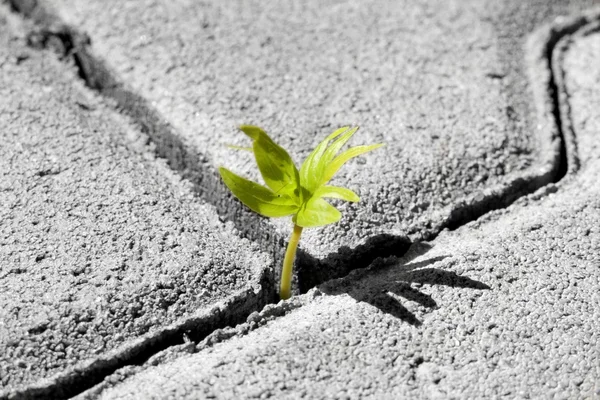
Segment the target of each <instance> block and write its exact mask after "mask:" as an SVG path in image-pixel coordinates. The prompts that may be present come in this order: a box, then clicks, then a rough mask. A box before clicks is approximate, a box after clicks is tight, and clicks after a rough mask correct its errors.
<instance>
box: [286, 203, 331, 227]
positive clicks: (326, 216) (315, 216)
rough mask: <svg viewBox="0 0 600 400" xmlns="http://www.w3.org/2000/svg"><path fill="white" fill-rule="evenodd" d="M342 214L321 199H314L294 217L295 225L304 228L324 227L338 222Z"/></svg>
mask: <svg viewBox="0 0 600 400" xmlns="http://www.w3.org/2000/svg"><path fill="white" fill-rule="evenodd" d="M341 217H342V214H341V213H340V212H339V210H338V209H337V208H335V207H334V206H332V205H331V204H329V203H328V202H326V201H325V200H323V199H322V198H320V197H314V196H313V197H312V198H311V199H310V200H308V201H307V202H306V204H305V205H304V206H303V207H302V208H301V209H300V211H298V213H297V214H296V215H295V216H294V219H293V221H294V223H295V224H296V225H298V226H301V227H303V228H311V227H315V226H323V225H328V224H332V223H334V222H337V221H339V220H340V218H341Z"/></svg>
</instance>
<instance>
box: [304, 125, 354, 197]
mask: <svg viewBox="0 0 600 400" xmlns="http://www.w3.org/2000/svg"><path fill="white" fill-rule="evenodd" d="M348 129H349V127H348V126H344V127H342V128H340V129H337V130H336V131H335V132H333V133H332V134H331V135H329V136H327V137H326V138H325V139H324V140H323V141H322V142H321V143H319V145H318V146H317V147H316V148H315V149H314V150H313V151H312V153H310V154H309V155H308V157H306V160H304V162H303V163H302V166H301V167H300V182H302V186H304V187H305V188H306V189H307V190H308V191H309V192H310V193H312V192H314V191H315V190H316V188H317V187H318V185H319V184H320V182H321V179H322V177H323V173H324V165H323V163H322V160H321V158H322V156H323V154H324V153H325V150H326V148H327V145H328V144H329V141H331V140H333V139H335V138H336V137H338V136H339V135H341V134H342V133H344V132H346V131H347V130H348Z"/></svg>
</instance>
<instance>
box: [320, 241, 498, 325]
mask: <svg viewBox="0 0 600 400" xmlns="http://www.w3.org/2000/svg"><path fill="white" fill-rule="evenodd" d="M431 248H432V246H431V245H429V244H425V243H417V244H415V245H414V246H413V247H412V248H411V250H410V251H409V252H408V253H407V254H406V255H405V256H404V257H402V258H397V257H389V258H387V259H382V258H379V259H377V260H375V261H374V262H373V263H372V264H371V265H370V266H369V267H368V268H365V269H362V270H355V271H354V272H353V273H351V274H350V275H348V276H347V277H345V278H341V279H337V280H334V281H330V282H326V283H325V284H323V285H321V286H320V287H319V289H320V290H321V292H323V293H325V294H329V295H340V294H348V295H349V296H351V297H352V298H354V299H355V300H356V301H359V302H364V303H368V304H370V305H372V306H374V307H376V308H378V309H379V310H381V311H383V312H384V313H386V314H389V315H392V316H394V317H396V318H398V319H401V320H403V321H405V322H408V323H409V324H411V325H414V326H420V325H422V322H421V321H420V320H419V319H418V318H417V316H416V315H415V314H414V313H413V312H412V311H410V310H409V309H408V308H407V307H405V306H404V305H403V304H402V299H404V300H407V301H411V302H414V303H417V304H418V305H420V306H422V307H424V308H426V309H436V308H437V307H438V304H437V302H436V301H435V300H434V299H433V298H432V297H431V296H430V295H429V294H427V293H425V292H424V291H422V290H420V289H421V285H443V286H449V287H455V288H469V289H477V290H490V289H491V288H490V287H489V286H488V285H486V284H485V283H483V282H480V281H477V280H474V279H471V278H469V277H467V276H463V275H458V274H456V273H455V272H452V271H446V270H444V269H441V268H435V267H433V265H435V264H437V263H439V262H440V261H443V260H445V259H447V258H449V257H451V256H450V255H443V256H434V257H431V258H428V259H426V260H423V261H417V262H412V261H413V260H414V259H415V258H417V257H419V256H422V255H424V254H425V253H427V252H428V251H429V250H430V249H431ZM415 284H416V285H415ZM415 286H416V288H415Z"/></svg>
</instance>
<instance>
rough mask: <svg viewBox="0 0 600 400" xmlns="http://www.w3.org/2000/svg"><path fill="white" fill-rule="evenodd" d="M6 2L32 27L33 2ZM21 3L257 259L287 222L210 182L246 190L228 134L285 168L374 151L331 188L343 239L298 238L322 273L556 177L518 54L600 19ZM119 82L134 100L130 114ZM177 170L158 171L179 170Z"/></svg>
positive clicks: (439, 6)
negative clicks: (252, 210)
mask: <svg viewBox="0 0 600 400" xmlns="http://www.w3.org/2000/svg"><path fill="white" fill-rule="evenodd" d="M12 3H13V4H15V5H16V6H17V7H20V8H21V9H23V10H25V11H24V12H25V13H28V14H30V15H35V14H36V13H35V12H34V11H35V10H33V11H32V9H31V7H28V5H30V4H31V3H30V2H26V1H20V0H12ZM35 4H38V9H39V8H40V7H41V8H43V9H50V10H53V13H54V14H55V15H58V17H59V20H60V21H64V22H67V23H68V24H70V25H71V26H74V27H76V28H77V29H78V30H79V31H80V32H86V33H87V34H89V35H90V37H91V42H92V44H91V47H87V48H86V49H87V50H86V51H87V53H86V51H84V52H82V53H81V54H88V55H90V54H91V57H92V59H94V60H96V61H97V60H98V59H99V60H103V61H105V64H106V65H104V66H102V65H101V63H100V64H99V63H97V62H96V61H94V62H82V63H81V64H82V65H83V69H84V70H85V73H84V75H86V76H87V77H88V82H89V83H91V84H92V85H93V86H96V87H98V88H99V89H100V90H101V91H103V92H104V93H107V94H108V95H110V96H114V97H115V98H117V99H118V100H119V102H120V104H121V105H122V106H123V107H124V108H126V109H129V110H130V112H131V113H132V114H136V115H138V119H141V120H145V119H147V115H148V113H147V112H145V111H144V112H140V111H139V110H140V109H144V110H147V109H148V107H149V108H151V109H153V110H156V111H157V113H158V115H160V116H161V117H163V118H164V120H165V121H164V123H163V122H161V123H159V125H160V126H159V127H158V128H157V127H154V128H156V129H154V128H152V127H150V128H149V129H150V130H153V129H154V130H156V132H155V138H156V139H155V140H156V141H158V142H164V146H163V147H169V148H170V147H172V145H173V142H174V139H173V136H174V137H175V138H177V140H180V141H181V144H182V148H184V149H186V150H185V151H186V152H189V153H190V154H192V156H190V155H189V154H186V156H185V157H188V158H191V160H197V161H198V162H197V163H195V162H189V163H187V164H186V163H183V164H181V163H180V165H179V167H177V168H179V169H181V170H182V171H184V173H186V174H189V173H190V169H193V168H200V170H201V171H202V172H201V173H200V175H202V178H201V179H199V180H198V190H199V191H200V192H201V193H203V195H204V196H205V197H206V198H208V199H209V200H210V201H211V202H213V203H215V204H217V205H218V207H220V209H221V213H222V214H229V215H233V216H232V219H233V220H235V221H236V223H237V224H238V225H239V226H240V227H241V228H242V229H245V230H247V231H248V235H249V236H250V237H252V238H256V239H257V240H259V241H260V242H261V243H263V247H264V248H269V249H279V248H280V244H281V243H282V238H283V239H286V238H287V236H288V235H289V232H290V231H291V229H290V226H289V225H290V223H289V221H287V220H286V221H275V222H273V223H271V222H269V223H268V224H258V223H257V222H256V219H252V218H253V217H251V216H249V215H248V214H247V213H244V212H242V211H240V209H239V204H237V203H236V202H235V201H229V200H231V198H230V197H228V195H227V191H226V190H224V188H223V185H222V184H220V182H219V178H218V176H217V175H216V173H215V168H214V167H216V166H219V165H226V166H228V167H230V168H231V169H233V170H234V171H236V172H238V173H241V174H242V175H245V176H248V177H252V178H255V179H257V178H258V176H257V171H256V167H255V164H254V161H253V159H252V157H251V156H250V155H249V154H244V153H242V154H240V153H237V152H234V151H231V150H229V149H227V148H226V147H225V144H227V143H231V144H237V145H240V144H244V143H245V142H244V136H243V135H242V134H240V133H239V132H237V131H236V129H235V127H236V126H237V125H239V124H241V123H252V124H257V125H261V126H263V127H264V128H265V129H267V131H268V132H270V133H271V134H272V136H273V137H274V138H275V139H276V141H277V142H279V143H281V144H282V145H283V146H284V147H286V148H288V149H290V151H291V153H292V155H293V158H294V159H295V160H296V161H297V162H300V161H301V160H302V159H303V158H304V156H306V155H307V154H308V152H309V151H310V150H311V149H312V148H313V146H315V145H316V143H318V142H319V141H320V140H321V139H322V138H323V137H324V136H325V135H326V134H328V133H329V132H331V131H333V130H334V129H335V128H336V127H338V126H340V125H342V124H348V123H357V124H359V125H361V126H362V132H361V133H360V134H359V135H357V137H356V139H355V140H354V143H373V142H384V143H386V144H387V147H386V148H385V150H380V151H378V152H376V153H373V154H370V155H368V156H366V157H365V158H363V159H362V161H355V162H353V163H351V164H350V165H348V166H347V167H346V168H345V169H344V170H343V171H342V173H341V174H340V176H339V177H338V178H337V180H336V183H337V184H340V185H343V186H348V187H350V188H352V189H354V190H356V191H357V192H358V193H359V194H360V196H361V197H362V202H361V203H360V204H358V205H347V204H343V205H340V208H341V209H342V210H343V212H344V215H345V217H344V218H343V220H342V221H341V222H340V223H338V224H336V225H333V226H329V227H326V228H323V229H314V230H307V231H306V233H305V234H304V237H303V238H302V242H301V247H302V248H303V249H304V250H305V251H306V252H307V254H308V256H307V257H301V258H300V261H301V262H304V263H307V264H319V262H320V261H323V262H325V263H326V264H328V265H327V266H323V267H321V269H328V268H329V269H331V268H332V265H333V264H348V262H349V261H350V260H354V261H355V263H356V260H358V259H361V257H359V256H358V255H357V253H360V252H369V251H370V252H371V253H373V254H377V253H378V252H383V251H388V253H389V252H390V250H389V249H388V250H383V247H384V246H381V243H382V242H385V241H387V242H389V243H392V244H393V246H388V247H392V248H393V247H394V246H396V244H397V243H395V242H394V240H396V239H397V238H399V237H403V236H404V235H410V236H411V238H413V239H415V238H427V237H431V236H432V235H434V234H436V233H437V232H439V231H440V230H441V229H442V228H443V227H446V226H457V225H460V224H461V223H463V222H465V221H468V220H469V219H474V218H476V217H477V216H478V215H481V214H482V213H483V212H486V211H488V210H489V209H492V208H498V207H502V206H505V205H506V204H508V203H510V202H511V201H513V200H514V199H515V198H516V197H518V196H519V195H522V194H524V193H527V192H531V191H534V190H535V189H537V188H539V187H541V186H543V185H544V184H547V183H549V182H550V181H552V180H553V179H554V178H555V177H556V176H557V175H558V174H559V173H561V169H564V164H563V163H562V162H561V142H560V131H559V128H558V127H557V126H556V124H555V121H554V115H553V114H552V108H553V105H552V102H553V99H552V98H551V96H550V95H549V93H550V92H549V89H550V87H549V84H550V82H549V81H546V80H543V79H542V80H539V79H538V80H536V81H534V84H533V85H532V84H530V83H529V81H528V68H532V71H533V72H532V73H533V74H537V72H539V70H540V69H541V68H542V64H544V63H547V60H546V59H545V56H546V54H545V53H543V52H542V53H540V54H537V53H536V54H534V55H533V56H532V57H531V59H530V60H529V61H530V63H529V64H527V63H526V62H525V61H524V60H525V55H524V41H525V39H524V38H525V36H526V35H527V34H528V33H529V32H530V31H531V30H532V29H533V28H534V27H535V26H536V25H537V24H539V23H541V22H543V21H549V20H551V19H552V18H554V17H556V16H557V15H561V14H565V13H571V12H579V11H581V10H582V9H583V8H586V7H589V6H591V5H594V4H600V2H599V1H598V0H577V1H572V2H562V1H550V2H548V1H531V2H523V1H520V0H505V1H501V2H498V1H479V0H473V1H467V2H464V1H461V2H458V1H450V2H448V1H439V2H433V3H432V2H413V1H404V2H382V3H379V4H378V5H377V6H376V7H373V6H372V4H370V3H369V2H361V1H346V2H341V3H340V2H325V3H324V2H322V1H316V0H315V1H308V2H304V3H302V4H297V3H285V2H284V3H275V4H269V5H264V4H263V3H259V2H247V1H236V2H226V3H224V2H220V1H208V2H202V3H195V2H185V1H179V2H173V1H152V2H135V1H133V2H122V1H116V0H115V1H104V0H103V1H95V0H89V1H85V2H81V1H72V0H61V1H51V2H50V1H39V2H36V3H35ZM39 20H41V21H46V22H49V21H52V18H49V17H47V15H45V16H43V17H40V18H39ZM80 58H82V59H84V60H86V59H87V58H86V56H84V55H82V56H81V57H80ZM543 66H545V64H544V65H543ZM104 67H106V70H107V71H109V72H110V74H112V75H114V76H116V77H117V78H116V82H115V80H114V79H112V78H107V76H106V71H105V70H104V69H103V68H104ZM110 74H109V75H110ZM119 82H124V87H125V88H128V90H129V89H130V90H131V92H133V93H136V95H139V96H140V97H141V98H142V99H145V100H140V98H137V97H136V99H135V101H132V100H131V96H130V95H128V94H127V93H129V92H127V91H126V92H125V93H124V92H123V90H121V89H119V88H118V87H119V85H120V84H119ZM536 85H537V86H536ZM144 101H147V103H149V105H148V104H147V103H144ZM136 110H137V111H136ZM161 132H162V133H161ZM165 132H166V133H165ZM165 137H168V138H167V139H165ZM178 143H179V142H178ZM167 153H168V151H167ZM177 154H178V155H177V156H173V157H172V158H171V163H172V164H177V163H179V162H180V161H181V160H179V159H180V158H185V157H182V156H181V155H180V154H179V153H177ZM563 172H564V171H563ZM226 199H229V200H226ZM236 207H238V208H236ZM269 229H270V230H273V233H270V231H269ZM265 232H267V233H265ZM370 240H371V241H370ZM265 243H266V244H265ZM374 243H375V244H374ZM360 245H366V247H363V248H360V247H359V246H360ZM396 247H397V246H396ZM372 258H373V257H371V258H370V259H369V258H368V257H367V259H368V260H367V261H370V260H372ZM317 270H318V268H317ZM311 271H312V272H314V271H315V268H312V269H311ZM309 275H310V274H309ZM307 279H308V278H307ZM306 287H310V284H308V285H305V288H306Z"/></svg>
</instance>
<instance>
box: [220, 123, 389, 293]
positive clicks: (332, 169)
mask: <svg viewBox="0 0 600 400" xmlns="http://www.w3.org/2000/svg"><path fill="white" fill-rule="evenodd" d="M240 130H241V131H242V132H244V133H245V134H246V135H247V136H248V137H250V139H252V141H253V143H252V148H243V147H236V146H231V147H233V148H236V149H243V150H250V151H253V152H254V157H255V158H256V164H257V165H258V169H259V170H260V173H261V175H262V177H263V179H264V181H265V183H266V185H267V186H266V187H265V186H262V185H259V184H258V183H255V182H252V181H250V180H248V179H245V178H242V177H241V176H239V175H236V174H234V173H233V172H231V171H230V170H228V169H227V168H224V167H221V168H219V172H220V173H221V177H222V178H223V181H224V182H225V184H226V185H227V187H228V188H229V189H230V190H231V192H232V193H233V194H234V195H235V196H236V197H237V198H238V199H239V200H240V201H241V202H242V203H244V204H245V205H246V206H248V208H250V209H251V210H252V211H254V212H257V213H258V214H260V215H263V216H265V217H286V216H289V215H293V217H292V221H293V222H294V230H293V232H292V236H291V238H290V241H289V243H288V247H287V250H286V252H285V258H284V260H283V268H282V270H281V283H280V290H279V296H280V297H281V298H282V299H284V300H285V299H288V298H289V297H290V295H291V285H292V269H293V265H294V259H295V257H296V248H297V247H298V242H299V241H300V235H301V234H302V229H303V228H312V227H316V226H323V225H328V224H331V223H334V222H337V221H339V219H340V218H341V217H342V214H341V213H340V211H339V210H338V209H337V208H335V207H333V206H332V205H331V204H329V203H328V202H327V201H325V200H324V198H333V199H341V200H346V201H351V202H358V201H359V200H360V198H359V197H358V195H357V194H356V193H354V192H353V191H352V190H350V189H346V188H342V187H337V186H329V185H327V183H328V182H329V181H330V180H331V178H332V177H333V175H335V173H336V172H337V171H338V170H339V169H340V168H341V167H342V165H344V164H345V163H346V162H347V161H348V160H350V159H351V158H353V157H356V156H359V155H361V154H364V153H366V152H368V151H371V150H375V149H377V148H378V147H381V146H383V144H373V145H368V146H356V147H352V148H350V149H347V150H346V151H344V152H342V153H341V154H338V153H339V151H340V150H341V148H342V147H343V146H344V144H346V142H348V140H350V138H351V137H352V135H354V133H355V132H356V131H357V130H358V127H355V128H350V127H348V126H345V127H343V128H340V129H338V130H336V131H335V132H333V133H332V134H331V135H329V136H328V137H327V138H325V140H323V141H322V142H321V143H319V145H318V146H317V147H316V148H315V149H314V150H313V151H312V153H310V155H309V156H308V157H307V158H306V160H304V162H303V163H302V167H301V168H300V170H299V171H298V168H296V165H294V162H293V161H292V158H291V157H290V155H289V154H288V153H287V151H285V150H284V149H283V148H282V147H281V146H279V145H277V144H276V143H275V142H274V141H273V140H272V139H271V138H270V137H269V136H268V135H267V134H266V133H265V131H263V130H262V129H261V128H259V127H257V126H252V125H242V126H240ZM332 141H333V142H332ZM330 142H332V143H331V145H329V143H330Z"/></svg>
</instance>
